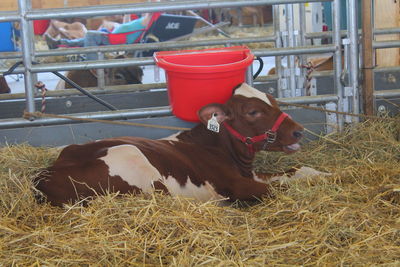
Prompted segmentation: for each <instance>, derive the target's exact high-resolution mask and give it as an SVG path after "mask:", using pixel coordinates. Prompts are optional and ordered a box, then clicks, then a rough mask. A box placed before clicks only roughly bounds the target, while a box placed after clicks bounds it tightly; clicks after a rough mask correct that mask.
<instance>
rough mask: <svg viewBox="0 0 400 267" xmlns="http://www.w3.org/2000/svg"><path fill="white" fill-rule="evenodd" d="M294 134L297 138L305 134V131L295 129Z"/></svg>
mask: <svg viewBox="0 0 400 267" xmlns="http://www.w3.org/2000/svg"><path fill="white" fill-rule="evenodd" d="M293 136H294V137H296V138H301V137H302V136H303V132H301V131H294V132H293Z"/></svg>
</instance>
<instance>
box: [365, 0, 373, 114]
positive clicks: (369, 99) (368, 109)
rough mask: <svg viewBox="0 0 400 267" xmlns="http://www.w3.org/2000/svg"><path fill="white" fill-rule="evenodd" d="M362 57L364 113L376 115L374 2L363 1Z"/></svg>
mask: <svg viewBox="0 0 400 267" xmlns="http://www.w3.org/2000/svg"><path fill="white" fill-rule="evenodd" d="M362 14H363V20H362V47H363V50H362V56H363V66H362V70H363V76H364V77H363V83H362V101H363V109H364V113H365V114H367V115H373V114H374V110H375V109H374V72H373V68H374V49H373V48H372V40H373V34H372V29H373V26H372V0H363V1H362Z"/></svg>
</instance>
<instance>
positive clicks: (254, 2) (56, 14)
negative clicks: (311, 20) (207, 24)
mask: <svg viewBox="0 0 400 267" xmlns="http://www.w3.org/2000/svg"><path fill="white" fill-rule="evenodd" d="M330 1H332V0H309V1H308V0H218V1H201V0H195V1H179V2H178V1H177V2H158V3H137V4H126V5H107V6H91V7H76V8H74V7H72V8H55V9H41V10H32V11H31V12H28V13H27V15H26V18H27V19H28V20H34V19H52V18H68V17H93V16H109V15H118V14H130V13H147V12H150V13H151V12H168V11H179V10H187V9H188V8H190V9H194V10H196V9H212V8H224V7H240V6H260V5H275V4H292V3H308V2H330Z"/></svg>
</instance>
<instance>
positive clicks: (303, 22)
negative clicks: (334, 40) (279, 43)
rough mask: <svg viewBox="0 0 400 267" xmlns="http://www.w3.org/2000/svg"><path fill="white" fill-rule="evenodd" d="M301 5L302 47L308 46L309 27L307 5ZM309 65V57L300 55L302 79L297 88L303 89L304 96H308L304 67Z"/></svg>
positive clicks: (300, 40)
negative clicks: (307, 23) (307, 33)
mask: <svg viewBox="0 0 400 267" xmlns="http://www.w3.org/2000/svg"><path fill="white" fill-rule="evenodd" d="M299 5H300V14H299V23H300V28H299V37H300V38H299V44H300V46H305V45H306V31H307V25H306V5H305V4H304V3H303V4H299ZM306 63H307V55H303V54H302V55H300V66H301V67H300V70H301V75H300V77H301V78H300V79H299V81H298V87H297V88H302V92H301V94H302V95H306V90H305V86H304V83H305V80H306V73H307V70H306V68H304V67H303V66H305V65H306Z"/></svg>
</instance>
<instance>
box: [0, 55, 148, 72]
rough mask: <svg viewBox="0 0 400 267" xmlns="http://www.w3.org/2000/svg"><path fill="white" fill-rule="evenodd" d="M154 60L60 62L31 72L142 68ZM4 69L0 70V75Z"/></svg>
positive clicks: (145, 58) (33, 67) (20, 70)
mask: <svg viewBox="0 0 400 267" xmlns="http://www.w3.org/2000/svg"><path fill="white" fill-rule="evenodd" d="M153 64H154V60H153V58H150V57H143V58H128V59H110V60H97V61H82V62H60V63H47V64H38V65H33V66H32V68H31V72H33V73H39V72H52V71H64V70H87V69H101V68H117V67H127V66H144V65H153ZM4 70H5V69H0V73H1V72H4ZM13 73H14V74H19V73H24V68H23V67H18V68H16V69H15V70H14V72H13Z"/></svg>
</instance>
